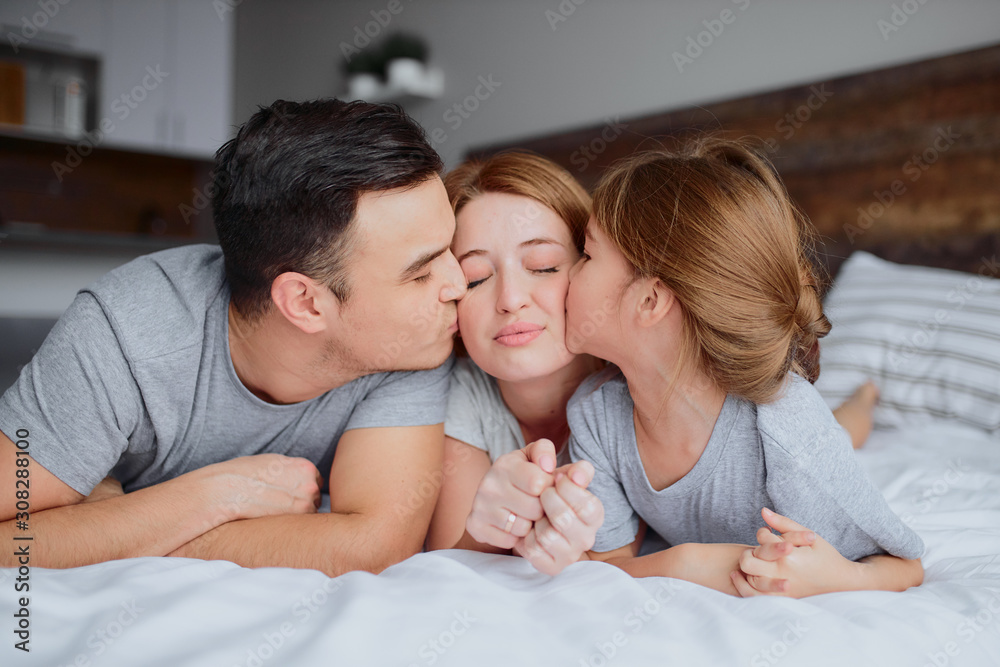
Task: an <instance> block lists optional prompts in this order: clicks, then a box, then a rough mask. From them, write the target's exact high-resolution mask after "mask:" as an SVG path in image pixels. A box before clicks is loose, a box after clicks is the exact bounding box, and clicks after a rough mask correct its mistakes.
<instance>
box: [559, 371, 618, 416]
mask: <svg viewBox="0 0 1000 667" xmlns="http://www.w3.org/2000/svg"><path fill="white" fill-rule="evenodd" d="M623 394H624V396H626V397H629V399H630V400H631V397H630V396H629V393H628V384H627V383H626V382H625V376H624V375H622V372H621V371H620V370H619V369H618V367H617V366H614V365H610V364H609V365H608V366H605V367H604V368H602V369H601V370H599V371H597V372H596V373H594V374H593V375H591V376H589V377H588V378H587V379H586V380H584V381H583V382H581V383H580V386H579V387H577V388H576V391H575V392H574V393H573V396H572V397H571V398H570V399H569V404H568V405H567V406H566V410H567V412H570V411H584V412H587V411H591V412H592V411H593V410H594V409H595V408H597V407H598V406H600V407H601V408H603V407H604V406H605V405H607V404H608V403H609V402H610V403H615V404H617V403H619V402H621V399H622V395H623ZM629 409H630V410H631V407H630V408H629Z"/></svg>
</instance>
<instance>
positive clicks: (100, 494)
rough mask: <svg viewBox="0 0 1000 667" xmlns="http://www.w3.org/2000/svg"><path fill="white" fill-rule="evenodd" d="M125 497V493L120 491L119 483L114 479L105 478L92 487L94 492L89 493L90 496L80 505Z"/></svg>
mask: <svg viewBox="0 0 1000 667" xmlns="http://www.w3.org/2000/svg"><path fill="white" fill-rule="evenodd" d="M123 495H125V491H123V490H122V485H121V482H119V481H118V480H117V479H115V478H114V477H110V476H109V477H105V478H104V479H102V480H101V481H100V483H99V484H98V485H97V486H95V487H94V490H93V491H91V492H90V495H89V496H87V497H86V498H84V499H83V500H82V501H81V502H82V503H96V502H97V501H98V500H107V499H108V498H117V497H118V496H123Z"/></svg>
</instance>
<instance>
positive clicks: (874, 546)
mask: <svg viewBox="0 0 1000 667" xmlns="http://www.w3.org/2000/svg"><path fill="white" fill-rule="evenodd" d="M762 443H763V445H764V457H765V465H766V466H767V493H768V495H769V496H770V498H771V500H772V501H773V502H774V505H775V506H774V507H773V508H771V509H773V510H774V511H776V512H778V513H779V514H783V515H785V516H787V517H789V518H790V519H792V520H793V521H796V522H798V523H800V524H802V525H803V526H805V527H807V528H809V529H810V530H813V531H815V532H816V533H817V534H818V535H820V536H821V537H823V539H825V540H826V541H827V542H829V543H830V544H831V545H833V546H834V547H835V548H836V549H837V551H839V552H840V553H841V554H842V555H843V556H844V557H846V558H848V559H850V560H857V559H859V558H863V557H865V556H870V555H874V554H879V553H886V552H887V553H890V554H892V555H894V556H899V557H901V558H919V557H920V556H921V555H922V554H923V552H924V543H923V541H922V540H921V539H920V537H919V536H918V535H917V534H916V533H915V532H913V530H912V529H910V528H909V527H908V526H907V525H906V524H904V523H903V521H902V520H901V519H900V518H899V517H898V516H896V514H895V513H894V512H893V511H892V509H891V508H890V507H889V504H888V503H887V502H886V500H885V497H884V496H883V495H882V493H881V492H880V491H879V490H878V487H876V486H875V484H874V483H873V482H872V481H871V479H870V478H869V477H868V475H867V473H866V472H865V471H864V469H863V468H862V467H861V463H860V462H859V461H858V457H857V454H856V453H855V452H854V449H853V447H852V446H851V441H850V437H849V436H848V434H847V432H846V431H844V430H843V429H842V428H840V427H838V426H833V427H832V428H825V429H823V430H822V431H820V432H819V434H818V435H817V436H815V437H814V438H813V439H812V440H811V441H809V442H807V443H803V444H802V446H793V447H787V446H783V445H782V444H780V443H778V442H777V441H776V440H774V439H773V438H770V437H768V436H766V435H765V434H762Z"/></svg>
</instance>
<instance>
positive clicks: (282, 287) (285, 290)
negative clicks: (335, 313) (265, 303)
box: [271, 271, 339, 334]
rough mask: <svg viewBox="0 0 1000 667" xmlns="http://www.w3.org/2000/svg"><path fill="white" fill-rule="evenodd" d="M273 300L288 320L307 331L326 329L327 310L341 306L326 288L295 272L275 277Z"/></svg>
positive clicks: (272, 291)
mask: <svg viewBox="0 0 1000 667" xmlns="http://www.w3.org/2000/svg"><path fill="white" fill-rule="evenodd" d="M271 301H273V302H274V307H275V308H277V309H278V312H280V313H281V314H282V315H283V316H284V318H285V319H286V320H288V321H289V322H291V323H292V324H293V325H294V326H296V327H298V328H299V329H301V330H302V331H303V332H305V333H308V334H313V333H319V332H320V331H323V330H324V329H326V321H327V320H326V314H327V313H326V311H327V310H328V309H330V308H337V307H338V306H339V302H338V301H337V299H336V298H335V297H334V296H333V294H332V293H330V292H329V290H328V289H327V288H325V287H323V286H322V285H320V284H319V283H317V282H316V281H315V280H313V279H312V278H310V277H308V276H304V275H302V274H301V273H295V272H294V271H288V272H286V273H282V274H281V275H280V276H278V277H277V278H275V279H274V282H272V283H271Z"/></svg>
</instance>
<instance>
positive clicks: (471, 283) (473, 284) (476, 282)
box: [467, 276, 489, 289]
mask: <svg viewBox="0 0 1000 667" xmlns="http://www.w3.org/2000/svg"><path fill="white" fill-rule="evenodd" d="M488 279H489V276H486V277H485V278H479V279H478V280H470V281H469V285H468V287H467V289H472V288H473V287H477V286H479V285H482V284H483V283H485V282H486V281H487V280H488Z"/></svg>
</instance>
